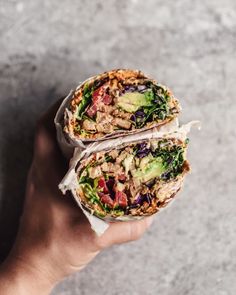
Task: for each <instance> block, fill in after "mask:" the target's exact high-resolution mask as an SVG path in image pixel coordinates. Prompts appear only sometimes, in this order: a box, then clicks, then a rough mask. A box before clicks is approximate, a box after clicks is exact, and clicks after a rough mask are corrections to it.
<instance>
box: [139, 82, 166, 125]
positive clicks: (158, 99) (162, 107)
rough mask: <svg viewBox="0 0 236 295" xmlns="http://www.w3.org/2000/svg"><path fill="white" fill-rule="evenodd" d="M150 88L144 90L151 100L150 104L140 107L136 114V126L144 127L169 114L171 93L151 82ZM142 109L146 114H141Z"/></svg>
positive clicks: (147, 98)
mask: <svg viewBox="0 0 236 295" xmlns="http://www.w3.org/2000/svg"><path fill="white" fill-rule="evenodd" d="M149 87H150V89H148V90H147V91H146V92H144V95H145V98H146V100H147V101H149V102H150V105H149V106H144V107H142V108H140V109H139V110H138V111H137V112H136V113H135V114H134V115H133V121H134V122H135V126H136V128H142V127H143V126H144V125H145V124H146V123H147V122H149V121H154V120H165V119H166V117H168V115H169V105H168V102H169V99H170V96H169V93H168V91H167V90H166V89H164V88H162V87H161V86H158V85H154V84H150V86H149ZM140 111H142V112H143V113H144V116H140V115H139V114H141V113H140Z"/></svg>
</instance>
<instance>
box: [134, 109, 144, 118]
mask: <svg viewBox="0 0 236 295" xmlns="http://www.w3.org/2000/svg"><path fill="white" fill-rule="evenodd" d="M144 116H145V113H144V111H142V110H138V111H136V112H135V117H141V118H143V117H144Z"/></svg>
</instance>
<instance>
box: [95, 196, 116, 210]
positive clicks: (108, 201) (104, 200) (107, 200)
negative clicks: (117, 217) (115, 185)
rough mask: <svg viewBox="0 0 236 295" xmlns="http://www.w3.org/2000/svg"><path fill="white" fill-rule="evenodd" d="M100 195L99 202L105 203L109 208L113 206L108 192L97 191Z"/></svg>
mask: <svg viewBox="0 0 236 295" xmlns="http://www.w3.org/2000/svg"><path fill="white" fill-rule="evenodd" d="M98 194H99V196H100V200H101V202H103V203H104V204H107V205H108V206H109V207H110V208H113V206H114V201H113V200H112V198H111V197H110V196H109V195H108V194H103V193H98Z"/></svg>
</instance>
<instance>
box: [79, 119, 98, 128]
mask: <svg viewBox="0 0 236 295" xmlns="http://www.w3.org/2000/svg"><path fill="white" fill-rule="evenodd" d="M82 127H83V128H84V129H85V130H89V131H96V123H95V122H93V121H91V120H88V119H86V120H84V122H83V125H82Z"/></svg>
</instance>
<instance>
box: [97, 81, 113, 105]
mask: <svg viewBox="0 0 236 295" xmlns="http://www.w3.org/2000/svg"><path fill="white" fill-rule="evenodd" d="M105 91H106V90H105V88H104V87H103V86H101V87H100V88H98V89H96V90H95V91H94V92H93V103H94V104H95V105H98V104H99V102H103V103H104V104H106V105H108V104H110V103H111V102H112V98H111V96H110V95H108V94H107V93H106V92H105Z"/></svg>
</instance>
